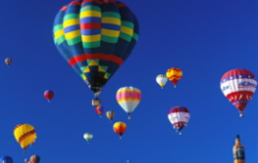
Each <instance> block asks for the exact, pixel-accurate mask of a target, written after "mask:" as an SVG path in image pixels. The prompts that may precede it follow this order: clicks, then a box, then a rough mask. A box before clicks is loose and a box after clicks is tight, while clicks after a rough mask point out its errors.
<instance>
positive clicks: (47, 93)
mask: <svg viewBox="0 0 258 163" xmlns="http://www.w3.org/2000/svg"><path fill="white" fill-rule="evenodd" d="M44 96H45V98H46V99H47V100H48V102H50V100H51V99H52V98H53V97H54V92H53V91H51V90H46V91H45V92H44Z"/></svg>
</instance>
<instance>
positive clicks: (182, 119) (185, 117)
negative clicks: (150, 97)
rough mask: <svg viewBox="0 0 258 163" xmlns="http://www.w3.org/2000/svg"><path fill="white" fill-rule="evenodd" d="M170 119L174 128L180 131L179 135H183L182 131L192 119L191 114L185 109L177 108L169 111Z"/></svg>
mask: <svg viewBox="0 0 258 163" xmlns="http://www.w3.org/2000/svg"><path fill="white" fill-rule="evenodd" d="M168 119H169V121H170V122H171V123H172V125H173V126H174V128H176V129H177V131H179V135H181V134H182V133H181V130H182V129H183V128H184V127H185V126H186V125H187V123H188V121H189V119H190V112H189V111H188V110H187V109H186V108H185V107H182V106H176V107H173V108H172V109H170V110H169V112H168Z"/></svg>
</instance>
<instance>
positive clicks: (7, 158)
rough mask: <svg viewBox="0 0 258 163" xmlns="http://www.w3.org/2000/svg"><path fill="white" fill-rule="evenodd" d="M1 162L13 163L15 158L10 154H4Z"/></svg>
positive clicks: (0, 159)
mask: <svg viewBox="0 0 258 163" xmlns="http://www.w3.org/2000/svg"><path fill="white" fill-rule="evenodd" d="M0 163H13V159H12V157H10V156H2V157H1V158H0Z"/></svg>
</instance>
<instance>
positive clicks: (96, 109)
mask: <svg viewBox="0 0 258 163" xmlns="http://www.w3.org/2000/svg"><path fill="white" fill-rule="evenodd" d="M95 111H96V113H98V114H99V115H100V117H101V115H102V114H103V113H104V111H105V109H104V107H103V106H97V107H96V108H95Z"/></svg>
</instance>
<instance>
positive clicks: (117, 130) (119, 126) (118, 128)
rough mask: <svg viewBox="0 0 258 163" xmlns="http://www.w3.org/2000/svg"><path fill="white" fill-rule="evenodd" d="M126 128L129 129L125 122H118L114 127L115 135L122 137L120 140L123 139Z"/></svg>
mask: <svg viewBox="0 0 258 163" xmlns="http://www.w3.org/2000/svg"><path fill="white" fill-rule="evenodd" d="M126 128H127V126H126V124H125V123H124V122H116V123H115V124H114V125H113V129H114V131H115V133H117V134H118V135H119V136H120V139H122V135H123V134H124V132H125V130H126Z"/></svg>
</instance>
